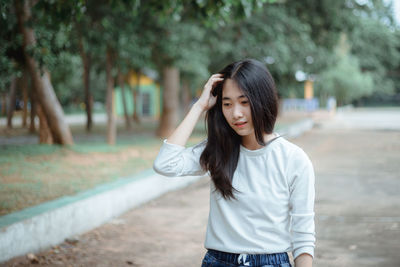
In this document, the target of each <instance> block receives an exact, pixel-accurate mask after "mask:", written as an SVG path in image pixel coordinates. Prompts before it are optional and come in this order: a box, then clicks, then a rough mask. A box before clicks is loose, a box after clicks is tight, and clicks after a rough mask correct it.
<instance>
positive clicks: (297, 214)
mask: <svg viewBox="0 0 400 267" xmlns="http://www.w3.org/2000/svg"><path fill="white" fill-rule="evenodd" d="M289 162H290V163H289V168H288V177H289V188H290V216H291V238H292V246H293V258H296V257H297V256H299V255H301V254H302V253H307V254H310V255H311V256H312V257H314V247H315V224H314V199H315V177H314V169H313V166H312V163H311V161H310V159H309V158H308V156H307V155H306V154H305V153H304V151H303V150H301V149H300V148H297V149H295V151H293V152H292V155H291V157H290V159H289Z"/></svg>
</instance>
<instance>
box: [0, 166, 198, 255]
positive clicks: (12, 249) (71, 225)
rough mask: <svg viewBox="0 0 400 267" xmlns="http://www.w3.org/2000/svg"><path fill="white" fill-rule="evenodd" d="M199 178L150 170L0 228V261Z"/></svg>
mask: <svg viewBox="0 0 400 267" xmlns="http://www.w3.org/2000/svg"><path fill="white" fill-rule="evenodd" d="M200 178H202V177H176V178H166V177H163V176H161V175H158V174H156V173H154V172H153V174H152V175H150V176H148V177H144V178H142V179H139V180H137V181H133V182H130V183H127V184H125V185H123V186H119V187H117V188H114V189H112V190H108V191H105V192H100V193H96V194H93V195H90V196H87V197H84V198H83V199H78V200H77V201H71V203H68V204H66V205H61V207H58V208H55V209H50V210H48V211H45V212H44V213H41V214H38V215H36V216H33V217H31V218H28V219H25V220H21V221H18V222H15V223H13V224H11V225H8V226H5V227H3V228H0V263H1V262H4V261H7V260H9V259H11V258H14V257H17V256H20V255H24V254H27V253H30V252H32V253H36V252H39V251H42V250H44V249H47V248H49V247H51V246H53V245H57V244H60V243H62V242H64V240H65V238H67V237H71V236H74V235H79V234H81V233H84V232H87V231H89V230H91V229H93V228H96V227H98V226H100V225H102V224H103V223H105V222H107V221H109V220H110V219H112V218H115V217H117V216H119V215H121V214H123V213H124V212H126V211H128V210H129V209H131V208H134V207H137V206H139V205H141V204H143V203H145V202H147V201H149V200H151V199H154V198H157V197H159V196H160V195H162V194H164V193H166V192H168V191H171V190H177V189H179V188H182V187H185V186H187V185H188V184H190V183H193V182H195V181H197V180H199V179H200ZM11 215H12V214H11ZM8 216H9V215H8Z"/></svg>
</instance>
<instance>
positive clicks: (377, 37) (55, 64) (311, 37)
mask: <svg viewBox="0 0 400 267" xmlns="http://www.w3.org/2000/svg"><path fill="white" fill-rule="evenodd" d="M13 5H14V1H12V0H4V1H1V4H0V7H1V14H0V15H1V16H0V27H1V29H2V30H1V31H0V39H1V41H2V43H1V45H0V92H6V91H7V90H8V86H9V84H10V81H11V78H13V75H21V70H20V69H21V63H22V62H23V56H22V53H21V44H22V38H21V35H20V34H19V31H18V27H17V23H16V18H15V11H14V7H13ZM32 18H33V19H32V21H30V22H29V23H30V25H32V26H33V28H34V30H35V35H36V39H37V44H36V45H35V46H34V47H30V48H29V52H30V53H32V54H33V55H34V57H35V58H36V59H37V60H38V62H40V64H41V65H44V66H46V67H47V68H48V69H49V70H50V72H51V74H52V81H53V87H54V88H55V90H56V93H57V96H58V98H59V99H60V101H61V102H62V104H63V105H67V104H71V103H79V102H82V101H83V91H84V90H83V84H82V80H83V79H82V71H83V67H82V59H81V52H82V50H81V48H82V47H83V51H84V52H85V53H86V54H87V56H88V57H89V58H90V61H91V66H92V70H93V71H92V72H91V74H90V79H91V87H92V92H93V94H94V99H95V101H103V100H104V92H105V77H104V76H105V74H104V72H105V58H106V56H105V53H106V50H107V48H109V49H111V50H112V51H113V55H114V62H115V66H114V70H113V73H114V74H116V71H117V69H119V70H120V71H122V72H123V73H126V72H127V71H128V70H130V69H136V70H139V69H141V68H152V69H158V70H159V69H160V68H162V67H163V66H166V65H174V66H177V67H178V68H179V69H180V70H181V73H182V77H183V79H185V80H187V81H189V84H190V86H191V87H192V88H198V87H201V86H202V83H204V81H205V80H206V79H207V77H208V75H210V73H214V72H216V71H218V70H219V69H220V68H222V67H223V66H224V65H226V64H227V63H230V62H232V61H234V60H239V59H242V58H246V57H252V58H257V59H259V60H261V61H264V62H265V63H266V64H267V66H268V68H269V70H270V71H271V73H272V74H273V76H274V78H275V79H276V82H277V84H278V88H279V90H280V94H281V95H282V96H289V95H291V94H293V93H295V92H296V90H297V89H296V88H297V87H298V86H299V83H298V82H297V81H296V80H295V79H294V77H295V76H294V74H295V73H296V71H298V70H301V71H303V72H305V73H308V74H310V75H311V74H312V75H316V76H318V77H319V80H320V79H321V77H329V79H330V80H333V78H332V77H333V76H332V75H333V71H334V70H336V71H339V72H342V71H343V70H344V68H345V67H344V65H340V64H341V63H340V62H343V61H346V60H347V61H348V62H351V63H349V64H350V65H349V68H350V70H352V71H353V73H358V74H360V75H364V72H365V73H366V74H365V75H367V76H368V77H370V78H371V79H372V80H373V90H374V91H376V92H381V93H386V94H387V93H391V92H393V91H395V90H400V89H399V88H400V86H399V80H400V79H399V78H396V77H397V76H394V73H397V72H398V69H399V62H400V50H399V43H400V34H399V27H398V26H396V25H395V24H394V19H393V14H392V13H391V11H390V5H388V4H387V3H386V1H383V0H371V1H368V3H363V2H360V1H356V0H338V1H329V0H321V1H316V0H304V1H274V0H256V1H242V0H216V1H207V0H198V1H189V0H178V1H176V0H167V1H157V0H149V1H140V0H127V1H121V0H113V1H109V0H100V1H94V0H87V1H82V0H71V1H51V0H39V1H37V3H36V5H35V6H34V7H33V9H32ZM343 34H345V35H346V36H347V45H348V47H349V48H348V51H347V52H346V53H347V56H346V57H348V59H340V60H339V61H338V52H337V50H336V47H337V46H338V43H340V37H341V36H342V35H343ZM81 45H82V46H81ZM337 62H339V63H340V64H339V65H337V66H336V65H335V64H336V63H337ZM354 62H358V63H354ZM356 70H357V71H356ZM328 74H329V75H328ZM358 74H357V75H358ZM357 75H356V76H357ZM336 76H337V77H338V76H341V75H336ZM335 79H336V78H335ZM368 79H369V78H368ZM368 79H367V80H368ZM354 88H356V87H354ZM396 88H397V89H396ZM321 93H323V91H321ZM355 95H359V94H358V93H355ZM352 99H353V97H352Z"/></svg>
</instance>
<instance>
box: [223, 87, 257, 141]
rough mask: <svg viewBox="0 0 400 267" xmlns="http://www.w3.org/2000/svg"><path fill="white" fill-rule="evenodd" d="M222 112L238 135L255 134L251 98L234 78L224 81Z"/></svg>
mask: <svg viewBox="0 0 400 267" xmlns="http://www.w3.org/2000/svg"><path fill="white" fill-rule="evenodd" d="M222 112H223V114H224V117H225V119H226V121H227V122H228V124H229V125H230V126H231V127H232V129H233V130H234V131H235V132H236V133H237V134H238V135H240V136H242V137H243V136H248V135H251V134H254V127H253V120H252V118H251V109H250V103H249V100H248V99H247V97H246V96H245V95H244V94H243V92H242V90H241V89H240V88H239V87H238V85H237V84H236V82H235V81H234V80H232V79H227V80H225V82H224V87H223V89H222Z"/></svg>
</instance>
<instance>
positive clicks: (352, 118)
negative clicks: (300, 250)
mask: <svg viewBox="0 0 400 267" xmlns="http://www.w3.org/2000/svg"><path fill="white" fill-rule="evenodd" d="M385 114H386V115H385ZM399 118H400V110H399V109H397V110H383V111H382V110H381V111H371V110H348V111H343V112H341V113H340V114H338V116H336V118H335V119H333V120H330V121H326V122H324V121H320V122H319V123H318V124H317V125H316V127H315V128H314V129H313V130H312V131H309V132H307V133H305V134H304V135H303V136H301V137H299V138H297V139H295V140H292V141H293V142H294V143H296V144H298V145H299V146H301V147H302V148H303V149H304V150H305V151H306V152H307V154H308V155H309V156H310V158H311V160H312V162H313V164H314V167H315V172H316V203H315V211H316V232H317V244H316V245H317V247H316V250H315V260H314V266H317V267H330V266H332V267H333V266H335V267H336V266H341V267H345V266H365V267H369V266H371V267H372V266H374V267H375V266H400V253H399V251H400V194H399V192H400V123H399ZM208 195H209V180H201V181H200V182H198V183H196V184H194V185H191V186H190V187H188V188H185V189H183V190H180V191H177V192H172V193H169V194H166V195H164V196H163V197H161V198H159V199H156V200H153V201H151V202H149V203H147V204H146V205H144V206H141V207H140V208H137V209H133V210H131V211H129V212H128V213H126V214H124V215H123V216H121V217H119V218H117V219H115V220H113V221H111V222H110V223H108V224H105V225H103V226H102V227H100V228H98V229H95V230H93V231H91V232H89V233H86V234H84V235H82V236H79V237H77V238H76V239H75V240H74V239H73V240H70V242H66V243H64V244H62V245H60V246H57V247H54V248H52V249H50V250H48V251H45V252H43V253H40V254H38V255H36V257H37V259H38V261H39V263H38V264H35V266H48V265H49V264H50V265H53V266H57V265H60V266H177V267H180V266H182V267H189V266H200V262H201V259H202V257H203V255H204V253H205V249H204V247H203V241H204V234H205V226H206V223H207V216H208V205H209V202H208ZM29 265H30V263H29V260H27V259H26V257H20V258H17V259H14V260H12V261H10V262H8V263H7V264H6V266H29Z"/></svg>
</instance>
